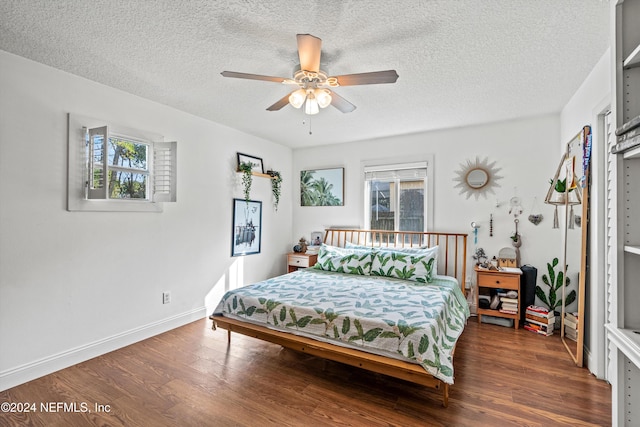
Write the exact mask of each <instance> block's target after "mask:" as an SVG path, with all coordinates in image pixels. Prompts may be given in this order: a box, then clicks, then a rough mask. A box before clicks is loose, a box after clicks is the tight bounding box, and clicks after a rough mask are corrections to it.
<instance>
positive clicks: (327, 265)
mask: <svg viewBox="0 0 640 427" xmlns="http://www.w3.org/2000/svg"><path fill="white" fill-rule="evenodd" d="M372 258H373V252H372V251H371V250H370V249H346V248H339V247H336V246H329V245H325V244H322V246H320V251H319V252H318V262H317V263H316V264H315V265H314V266H313V268H315V269H317V270H326V271H335V272H338V273H349V274H360V275H364V276H368V275H369V274H370V273H371V261H372Z"/></svg>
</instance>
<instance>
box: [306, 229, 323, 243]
mask: <svg viewBox="0 0 640 427" xmlns="http://www.w3.org/2000/svg"><path fill="white" fill-rule="evenodd" d="M323 235H324V233H323V232H322V231H314V232H313V233H311V240H309V244H310V245H313V246H320V245H321V244H322V236H323Z"/></svg>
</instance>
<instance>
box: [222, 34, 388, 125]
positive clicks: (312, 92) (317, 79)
mask: <svg viewBox="0 0 640 427" xmlns="http://www.w3.org/2000/svg"><path fill="white" fill-rule="evenodd" d="M296 37H297V39H298V57H299V58H300V69H299V70H298V71H296V72H295V73H294V75H293V78H288V77H272V76H262V75H259V74H247V73H238V72H235V71H223V72H222V73H220V74H222V75H223V76H224V77H234V78H238V79H249V80H264V81H267V82H275V83H282V84H286V85H291V86H293V87H296V89H295V90H293V91H292V92H291V93H289V94H288V95H285V96H284V97H282V98H281V99H280V100H278V101H276V102H275V103H274V104H273V105H271V106H270V107H268V108H267V110H268V111H278V110H280V109H281V108H282V107H284V106H285V105H287V104H291V105H292V106H293V107H295V108H301V107H302V106H303V105H304V106H305V110H304V111H305V113H306V114H317V113H318V112H319V111H320V109H319V108H326V107H328V106H329V105H333V106H334V107H335V108H337V109H338V110H340V111H342V112H343V113H350V112H352V111H353V110H355V109H356V106H355V105H353V104H352V103H350V102H349V101H347V100H346V99H344V98H343V97H341V96H340V95H338V94H337V93H335V92H333V91H332V90H331V89H333V88H336V87H338V86H356V85H367V84H380V83H395V82H396V80H398V73H396V70H387V71H374V72H370V73H358V74H346V75H343V76H328V75H327V73H326V72H325V71H322V70H320V55H321V47H322V40H321V39H319V38H318V37H315V36H312V35H311V34H298V35H297V36H296Z"/></svg>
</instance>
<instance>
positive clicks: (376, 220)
mask: <svg viewBox="0 0 640 427" xmlns="http://www.w3.org/2000/svg"><path fill="white" fill-rule="evenodd" d="M364 175H365V177H364V181H365V223H366V224H368V228H369V229H371V230H398V231H426V230H427V222H426V219H427V206H428V203H427V195H428V193H427V163H426V162H416V163H404V164H395V165H379V166H365V168H364Z"/></svg>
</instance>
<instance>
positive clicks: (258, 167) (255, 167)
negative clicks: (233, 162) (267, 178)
mask: <svg viewBox="0 0 640 427" xmlns="http://www.w3.org/2000/svg"><path fill="white" fill-rule="evenodd" d="M237 157H238V165H237V166H236V167H237V169H238V170H240V165H241V164H242V163H249V164H251V171H252V172H257V173H264V166H263V164H262V159H261V158H260V157H254V156H250V155H248V154H243V153H237Z"/></svg>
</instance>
